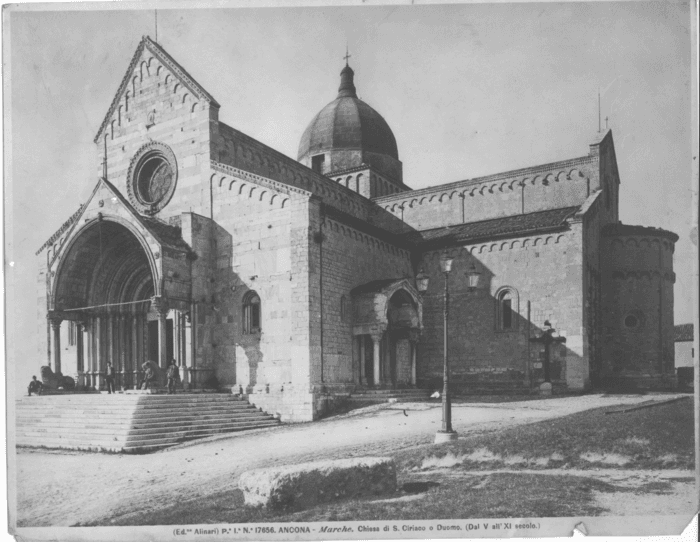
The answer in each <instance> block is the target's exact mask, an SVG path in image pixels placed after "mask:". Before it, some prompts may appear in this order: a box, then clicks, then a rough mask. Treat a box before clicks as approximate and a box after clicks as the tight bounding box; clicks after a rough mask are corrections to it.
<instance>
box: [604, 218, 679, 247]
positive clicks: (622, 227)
mask: <svg viewBox="0 0 700 542" xmlns="http://www.w3.org/2000/svg"><path fill="white" fill-rule="evenodd" d="M602 233H603V235H605V236H614V235H651V236H658V237H666V238H668V239H670V240H671V241H673V242H674V243H675V242H676V241H678V235H677V234H675V233H673V232H672V231H668V230H664V229H661V228H652V227H649V226H633V225H631V224H621V223H618V224H608V225H606V226H605V227H604V228H603V231H602Z"/></svg>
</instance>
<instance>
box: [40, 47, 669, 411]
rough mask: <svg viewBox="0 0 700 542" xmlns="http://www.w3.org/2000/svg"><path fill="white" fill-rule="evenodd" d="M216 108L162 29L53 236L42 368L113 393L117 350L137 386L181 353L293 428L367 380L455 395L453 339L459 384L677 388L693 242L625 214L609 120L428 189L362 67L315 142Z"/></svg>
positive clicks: (119, 366)
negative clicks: (540, 154) (282, 148)
mask: <svg viewBox="0 0 700 542" xmlns="http://www.w3.org/2000/svg"><path fill="white" fill-rule="evenodd" d="M376 84H382V83H381V81H379V82H376ZM333 92H334V90H333V89H329V98H330V97H332V94H333ZM219 108H220V105H219V103H218V102H217V101H216V99H215V98H214V97H213V96H212V95H211V94H209V93H208V92H207V91H206V90H205V89H204V88H203V87H202V86H200V85H199V84H198V83H197V82H196V81H195V80H194V79H193V78H192V77H191V76H190V75H189V74H188V73H187V71H186V70H185V69H184V68H183V67H182V66H180V65H179V64H178V63H177V62H176V61H175V60H174V59H173V58H172V57H171V56H170V55H169V54H168V53H167V52H166V51H165V50H164V49H163V48H162V47H161V46H160V45H159V44H158V43H156V42H154V41H153V40H151V39H150V38H148V37H144V38H143V39H142V40H141V42H140V43H139V46H138V48H137V50H136V52H135V54H134V56H133V58H132V60H131V63H130V65H129V67H128V70H127V72H126V74H125V75H124V78H123V79H122V81H121V84H120V86H119V89H118V91H117V93H116V95H115V96H114V99H113V100H112V103H111V104H110V105H109V108H108V110H107V113H106V116H105V117H104V120H103V121H102V124H101V125H100V126H99V130H98V131H97V134H96V135H95V138H94V143H95V158H96V159H95V171H94V174H95V176H94V177H93V178H94V179H95V180H94V181H88V180H87V179H86V182H90V183H93V182H94V189H93V190H92V194H91V196H90V197H89V198H88V199H87V201H85V202H83V203H82V205H81V206H80V208H79V209H78V210H77V211H76V212H75V213H74V214H73V215H72V216H70V217H69V218H68V219H67V220H66V222H65V223H64V224H63V225H62V226H61V228H60V229H59V230H58V231H57V232H56V233H55V234H54V235H53V236H52V237H51V238H50V239H49V240H48V241H47V242H46V243H45V244H44V245H43V246H42V247H41V249H40V250H39V252H38V257H39V261H40V272H39V281H38V320H39V326H40V330H41V332H40V338H41V340H40V356H41V357H40V364H41V365H47V366H49V367H51V368H52V369H53V370H54V371H56V372H61V373H62V374H63V375H66V376H71V377H72V378H73V379H74V380H75V383H76V386H77V387H78V389H98V390H99V389H104V386H105V380H104V376H105V370H106V366H107V363H111V364H112V366H113V367H114V369H115V371H116V380H117V386H118V387H119V388H121V389H124V390H128V389H133V388H134V387H135V386H136V385H137V382H139V380H140V378H141V372H142V370H143V365H144V363H146V362H149V361H150V362H153V365H154V366H156V367H157V368H158V371H160V372H163V371H164V370H165V367H167V365H168V364H169V363H170V362H171V361H172V360H174V362H175V364H176V365H177V366H178V367H179V370H180V374H181V378H182V380H183V382H184V385H185V386H186V387H187V388H188V389H193V390H195V389H210V388H218V389H230V390H232V391H233V392H234V393H240V394H243V395H246V396H247V397H248V400H249V401H250V402H251V403H253V404H254V405H256V406H257V407H259V408H261V409H262V410H264V411H267V412H274V413H279V415H280V417H281V419H282V420H283V421H291V422H295V421H309V420H314V419H317V418H318V417H319V416H322V415H323V414H325V413H327V412H329V411H330V410H332V409H333V408H334V407H335V406H336V405H337V404H338V402H339V401H341V400H342V399H343V397H347V395H348V394H349V393H353V392H355V391H357V390H370V389H376V388H379V389H401V388H417V389H424V390H436V389H439V388H441V386H442V379H443V357H444V354H445V353H447V354H448V355H449V362H450V375H451V376H450V386H451V387H450V389H451V390H453V391H454V392H455V393H465V394H467V393H473V392H475V390H492V391H496V392H499V391H521V392H524V393H528V392H530V391H532V390H537V389H538V388H539V386H540V384H541V383H543V382H545V381H547V382H551V385H552V386H553V387H554V390H555V391H559V392H567V391H568V392H577V391H585V390H588V389H590V388H608V387H620V386H623V387H638V388H651V387H655V388H672V387H673V386H674V385H675V375H674V323H673V284H674V281H675V276H674V272H673V251H674V245H675V242H676V241H677V240H678V236H677V235H676V234H674V233H672V232H669V231H665V230H662V229H658V228H652V227H647V226H634V225H626V224H622V223H620V221H619V219H618V203H619V200H618V195H619V185H620V182H621V180H620V178H619V174H618V169H617V164H616V157H615V146H614V144H613V134H612V131H610V130H605V131H602V132H600V133H598V134H596V136H595V138H594V139H593V140H592V141H591V143H590V146H589V148H588V149H587V152H586V153H585V154H582V155H581V156H577V157H573V158H570V159H567V160H561V161H558V162H552V163H548V164H542V165H536V166H533V167H528V168H525V169H519V170H515V171H506V172H502V173H497V174H493V175H489V176H485V177H479V178H472V179H467V180H461V181H457V182H450V183H447V184H441V185H436V186H432V187H429V188H422V189H419V190H413V189H411V188H410V187H409V185H410V182H411V180H410V179H404V177H403V171H402V163H401V160H400V155H399V148H398V145H397V143H396V138H395V137H394V134H393V133H392V130H391V128H390V127H389V125H388V124H387V122H386V121H385V120H384V118H383V117H382V116H381V115H380V114H379V113H378V112H377V111H376V110H375V109H373V108H372V107H371V106H370V105H368V104H367V103H365V102H363V101H362V100H360V99H359V98H358V97H357V91H356V88H355V84H354V72H353V70H352V68H351V67H350V66H349V65H347V63H346V66H345V67H343V69H342V71H341V72H340V85H339V88H338V91H337V96H336V97H335V99H334V100H333V101H331V102H330V103H329V104H328V105H326V106H325V107H324V108H323V109H322V110H321V111H320V112H319V113H318V114H316V116H314V117H313V119H312V120H311V122H310V123H309V125H308V126H307V128H306V129H305V131H304V132H303V135H302V136H301V141H300V143H299V150H298V156H297V160H293V159H291V158H289V157H287V156H285V155H283V154H281V153H280V152H277V151H275V150H274V149H272V148H270V147H268V146H266V145H265V144H263V143H261V142H259V141H256V140H255V139H253V138H252V137H250V136H248V135H246V134H244V133H242V132H240V131H238V130H236V129H235V128H233V127H231V126H227V125H226V124H224V123H223V122H220V121H219ZM312 113H313V112H310V114H309V117H311V116H312ZM300 128H301V127H300ZM300 131H301V130H300ZM405 182H407V183H408V184H409V185H407V184H405ZM449 264H451V270H450V272H449V273H447V272H445V269H446V265H447V266H448V267H449ZM446 285H447V287H448V288H449V312H448V313H447V311H446V310H445V307H446V295H445V293H446V291H447V288H446ZM446 313H447V315H446ZM445 322H447V324H445ZM445 325H447V330H445ZM552 328H553V330H554V334H555V337H557V339H559V340H558V341H556V342H555V343H554V344H552V345H551V346H547V347H544V346H543V345H542V343H541V338H542V337H543V336H544V335H546V334H547V333H550V334H551V333H552ZM445 331H447V333H445ZM445 337H448V338H449V341H446V342H447V352H445V348H444V342H443V341H444V340H445ZM538 339H540V342H537V341H538ZM159 376H161V377H162V375H159Z"/></svg>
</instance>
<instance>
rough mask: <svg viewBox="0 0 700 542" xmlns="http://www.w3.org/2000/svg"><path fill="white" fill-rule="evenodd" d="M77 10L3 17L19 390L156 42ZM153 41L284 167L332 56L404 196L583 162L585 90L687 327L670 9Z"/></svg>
mask: <svg viewBox="0 0 700 542" xmlns="http://www.w3.org/2000/svg"><path fill="white" fill-rule="evenodd" d="M92 7H93V8H95V7H96V8H97V9H91V10H85V9H84V8H85V4H71V5H70V7H69V8H68V9H70V11H67V10H66V8H65V7H64V8H63V9H61V6H59V5H57V4H50V5H46V6H44V7H43V8H42V7H41V6H39V7H37V6H33V7H32V11H21V10H22V9H27V8H22V7H20V8H19V10H14V11H12V10H10V11H8V10H5V13H4V15H5V19H4V34H5V36H4V39H5V42H4V49H3V62H4V66H5V72H4V92H5V94H4V107H5V110H4V113H5V117H4V119H5V133H4V137H5V139H4V142H5V172H6V175H5V250H6V254H5V261H6V267H5V270H6V287H7V305H6V316H7V318H8V327H7V339H8V352H7V355H8V364H9V366H10V367H9V368H10V369H12V368H17V371H18V372H17V374H16V378H17V379H19V382H21V383H22V385H25V384H24V380H28V378H29V377H30V376H31V374H34V373H37V372H38V368H39V366H40V365H43V364H44V361H45V359H43V358H41V357H40V356H39V354H38V352H37V347H36V344H37V343H36V338H37V335H36V333H37V331H38V324H37V307H36V291H37V286H36V284H37V270H38V261H37V257H36V256H34V253H35V252H36V250H37V249H38V248H39V247H40V246H41V245H42V243H43V242H44V241H45V240H46V239H47V238H49V237H50V236H51V235H52V234H53V233H54V232H55V231H56V230H57V229H58V228H59V227H60V225H61V224H62V223H63V222H64V221H65V220H66V219H67V218H68V217H69V216H70V215H71V214H72V213H73V212H75V210H77V209H78V207H79V205H80V204H81V203H82V202H84V201H85V200H86V199H87V197H88V195H89V194H90V192H91V190H92V189H93V187H94V185H95V183H96V182H97V179H96V178H95V171H96V170H95V164H96V158H95V156H96V153H97V152H98V151H97V150H96V148H95V145H94V143H93V138H94V137H95V134H96V133H97V130H98V128H99V126H100V123H101V122H102V119H103V117H104V115H105V114H106V112H107V109H108V108H109V105H110V103H111V101H112V98H113V96H114V93H115V92H116V90H117V88H118V86H119V84H120V82H121V79H122V77H123V76H124V73H125V71H126V69H127V67H128V65H129V61H130V60H131V57H132V55H133V53H134V50H135V49H136V47H137V45H138V43H139V40H140V39H141V36H142V35H145V34H147V35H150V36H151V37H152V38H155V29H154V26H155V25H154V20H155V17H154V12H153V10H150V9H140V10H133V9H121V7H120V6H115V5H114V4H110V5H108V4H99V5H97V6H94V5H93V6H92ZM41 9H44V11H41ZM158 42H159V43H160V44H161V45H162V46H163V47H164V48H165V49H166V50H167V51H168V52H169V53H170V54H171V55H172V56H173V57H174V58H175V59H176V60H177V61H178V62H179V63H180V64H181V65H182V66H183V67H184V68H185V69H186V70H187V71H188V72H189V73H190V74H191V75H192V76H193V77H194V78H195V80H197V81H198V82H199V83H200V84H201V85H202V86H203V87H204V88H205V89H207V91H209V92H210V93H211V94H212V95H213V96H214V97H215V98H216V100H217V101H218V102H219V103H220V104H221V110H220V119H221V120H222V121H223V122H225V123H226V124H229V125H230V126H233V127H234V128H236V129H238V130H241V131H243V132H245V133H247V134H248V135H250V136H252V137H254V138H256V139H258V140H260V141H262V142H263V143H265V144H267V145H269V146H271V147H273V148H275V149H277V150H279V151H281V152H283V153H284V154H287V155H288V156H290V157H292V158H295V159H296V156H297V154H296V153H297V147H298V144H299V140H300V138H301V135H302V132H303V131H304V128H305V127H306V126H307V124H308V123H309V122H310V121H311V119H312V118H313V117H314V115H315V114H316V113H317V112H318V111H319V110H320V109H321V108H322V107H323V106H324V105H326V104H327V103H328V102H330V101H331V100H333V99H334V98H335V95H336V93H337V87H338V84H339V72H340V70H341V69H342V67H343V65H344V60H343V56H344V55H345V48H346V44H347V46H348V47H349V51H350V55H351V57H350V65H351V66H352V68H353V69H354V70H355V85H356V86H357V89H358V95H359V97H360V98H361V99H362V100H364V101H365V102H367V103H369V104H370V105H371V106H372V107H374V108H375V109H376V110H377V111H378V112H379V113H380V114H381V115H382V116H383V117H384V118H385V119H386V121H387V122H388V124H389V126H390V127H391V128H392V130H393V132H394V135H395V136H396V140H397V144H398V149H399V158H400V159H401V160H402V162H403V171H404V182H405V183H406V184H407V185H409V186H410V187H412V188H423V187H427V186H431V185H437V184H443V183H447V182H452V181H457V180H461V179H467V178H472V177H477V176H481V175H487V174H491V173H497V172H501V171H507V170H511V169H517V168H521V167H528V166H534V165H537V164H542V163H548V162H553V161H557V160H563V159H568V158H574V157H579V156H585V155H586V154H588V145H589V143H591V142H592V140H593V138H594V136H595V135H596V132H597V130H598V118H599V117H598V98H597V94H598V90H599V89H600V93H601V104H602V107H601V111H602V114H601V118H603V119H605V118H606V117H608V119H609V120H608V121H607V122H608V124H609V126H610V128H611V129H612V130H613V137H614V141H615V147H616V153H617V159H618V167H619V171H620V176H621V186H620V218H621V220H622V222H624V223H628V224H641V225H646V226H656V227H661V228H664V229H668V230H671V231H674V232H676V233H677V234H678V235H679V236H680V240H679V241H678V243H677V244H676V252H675V262H674V265H675V271H676V274H677V281H676V284H675V321H676V323H685V322H690V321H692V304H691V295H690V294H691V292H692V278H691V274H692V256H693V248H692V247H693V245H692V244H691V242H690V240H689V233H690V222H691V179H692V177H691V175H692V170H691V161H692V156H691V152H692V145H691V101H690V100H691V86H690V85H691V64H690V63H691V55H690V50H691V44H690V11H689V6H688V4H687V3H681V2H678V3H674V2H667V3H646V2H644V3H637V2H624V3H613V2H600V3H599V2H595V3H576V4H574V3H566V4H547V3H534V4H527V3H519V4H463V5H432V6H415V5H414V6H410V5H406V6H372V7H369V6H359V5H357V6H346V7H341V6H337V5H336V6H331V7H316V8H256V9H250V8H248V9H194V8H193V9H164V8H162V7H161V8H160V9H159V10H158ZM602 123H603V126H605V123H606V121H605V120H603V121H602ZM8 376H10V377H12V376H14V375H12V374H11V375H8Z"/></svg>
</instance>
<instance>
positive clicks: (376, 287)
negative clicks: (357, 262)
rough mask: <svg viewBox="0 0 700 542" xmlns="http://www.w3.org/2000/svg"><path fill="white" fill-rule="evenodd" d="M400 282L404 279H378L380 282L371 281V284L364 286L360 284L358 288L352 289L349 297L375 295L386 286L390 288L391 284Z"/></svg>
mask: <svg viewBox="0 0 700 542" xmlns="http://www.w3.org/2000/svg"><path fill="white" fill-rule="evenodd" d="M402 280H405V279H380V280H373V281H371V282H367V283H365V284H361V285H360V286H357V287H356V288H353V289H352V290H351V291H350V295H352V296H355V295H360V294H375V293H379V292H381V291H382V290H384V289H385V288H387V287H388V286H391V285H393V284H396V283H399V282H401V281H402Z"/></svg>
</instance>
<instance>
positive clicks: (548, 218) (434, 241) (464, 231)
mask: <svg viewBox="0 0 700 542" xmlns="http://www.w3.org/2000/svg"><path fill="white" fill-rule="evenodd" d="M578 209H579V207H578V206H577V207H563V208H561V209H551V210H548V211H540V212H537V213H528V214H524V215H514V216H507V217H503V218H493V219H490V220H482V221H480V222H469V223H467V224H458V225H455V226H448V227H444V228H435V229H432V230H424V231H419V232H410V233H407V234H405V235H404V236H405V237H406V239H409V240H411V241H413V242H415V243H421V244H424V245H425V244H428V245H445V246H446V245H450V244H452V243H460V242H465V241H469V242H473V241H477V240H488V239H493V238H498V237H512V236H514V235H523V234H526V233H532V232H536V231H546V230H553V229H560V228H563V227H564V225H565V221H566V219H567V218H569V217H571V216H572V215H573V214H574V213H576V211H578Z"/></svg>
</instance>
